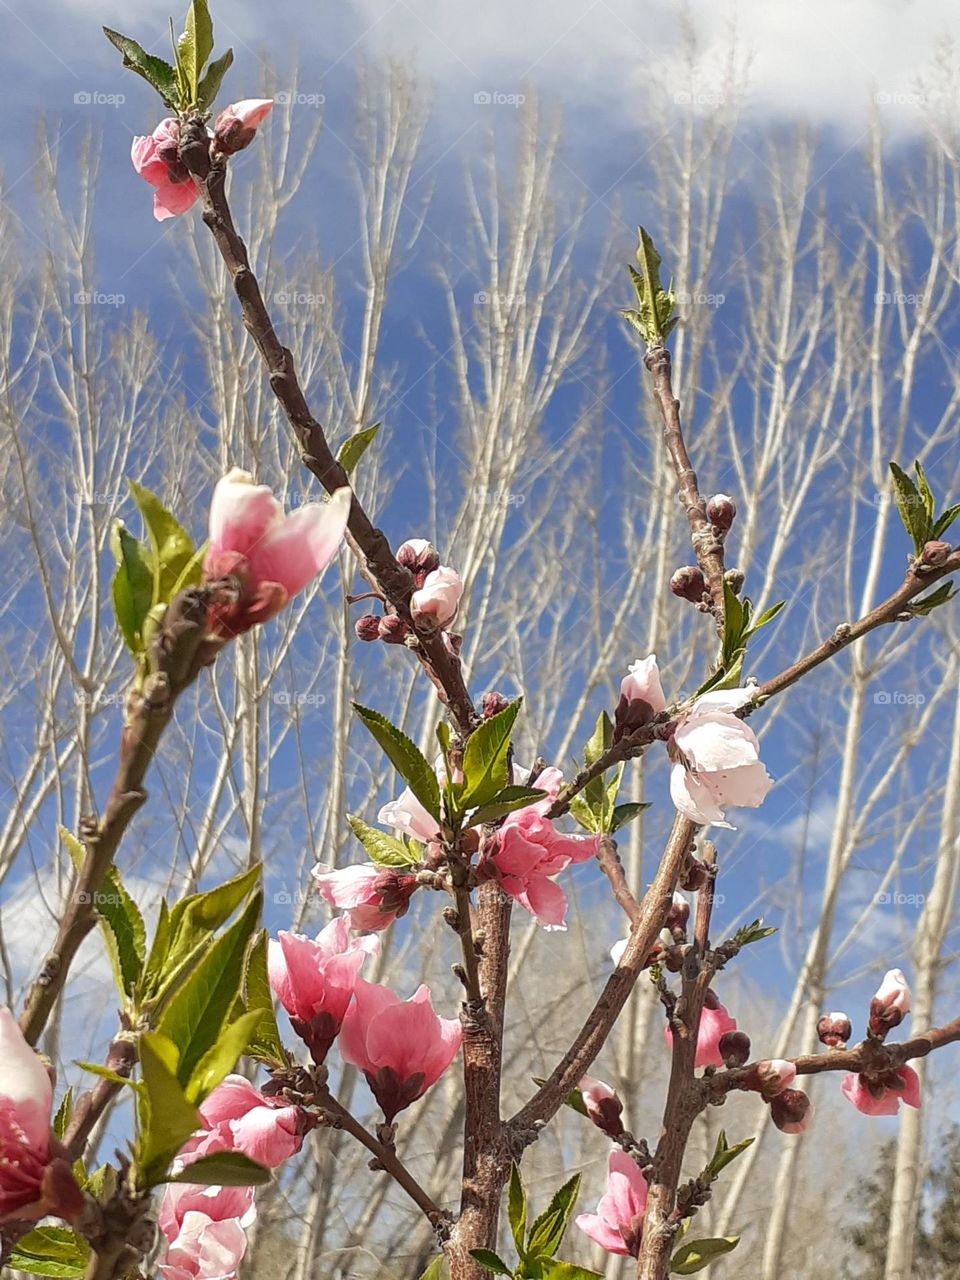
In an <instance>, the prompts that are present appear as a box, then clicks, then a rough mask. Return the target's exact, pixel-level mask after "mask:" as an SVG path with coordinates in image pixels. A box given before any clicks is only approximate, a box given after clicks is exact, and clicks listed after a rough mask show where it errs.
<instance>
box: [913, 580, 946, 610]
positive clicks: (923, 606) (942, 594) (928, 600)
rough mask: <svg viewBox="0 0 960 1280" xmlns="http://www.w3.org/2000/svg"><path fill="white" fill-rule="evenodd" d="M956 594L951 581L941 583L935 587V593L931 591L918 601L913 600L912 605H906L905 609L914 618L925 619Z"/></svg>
mask: <svg viewBox="0 0 960 1280" xmlns="http://www.w3.org/2000/svg"><path fill="white" fill-rule="evenodd" d="M956 594H957V593H956V591H954V589H953V582H952V581H950V582H943V583H941V584H940V586H939V587H937V589H936V591H931V592H930V594H929V595H925V596H922V597H921V598H920V599H919V600H914V601H913V602H912V604H909V605H907V608H908V609H909V611H910V612H911V613H912V614H914V615H915V616H917V617H919V618H925V617H926V616H927V614H928V613H932V612H933V610H934V609H939V607H940V606H941V605H942V604H946V603H947V601H948V600H952V599H953V597H954V596H955V595H956Z"/></svg>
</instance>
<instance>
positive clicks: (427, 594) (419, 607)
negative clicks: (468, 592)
mask: <svg viewBox="0 0 960 1280" xmlns="http://www.w3.org/2000/svg"><path fill="white" fill-rule="evenodd" d="M462 595H463V582H462V580H461V578H460V575H459V573H457V571H456V569H450V568H448V567H447V566H446V565H440V567H439V568H437V569H434V570H432V572H430V573H428V574H427V576H426V577H425V578H424V580H423V586H422V587H420V588H419V590H417V591H415V592H414V593H413V595H412V596H411V598H410V612H411V614H412V615H413V621H414V622H415V623H416V625H417V626H418V627H426V628H429V627H431V626H432V627H446V626H448V625H449V624H450V623H451V622H452V621H453V620H454V618H455V617H456V616H457V610H458V609H459V607H460V597H461V596H462Z"/></svg>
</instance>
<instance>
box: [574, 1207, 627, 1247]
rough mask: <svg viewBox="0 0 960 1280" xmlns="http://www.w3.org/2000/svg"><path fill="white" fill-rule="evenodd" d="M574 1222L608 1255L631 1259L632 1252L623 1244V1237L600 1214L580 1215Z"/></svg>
mask: <svg viewBox="0 0 960 1280" xmlns="http://www.w3.org/2000/svg"><path fill="white" fill-rule="evenodd" d="M574 1222H575V1223H576V1224H577V1226H578V1227H579V1228H580V1230H581V1231H582V1232H583V1233H584V1235H586V1236H589V1237H590V1239H591V1240H592V1241H593V1242H594V1244H598V1245H599V1246H600V1248H601V1249H605V1250H606V1251H607V1253H613V1254H616V1255H617V1256H618V1257H621V1258H626V1257H629V1254H630V1251H629V1250H628V1249H627V1246H626V1245H625V1244H624V1242H623V1236H622V1235H621V1234H620V1232H619V1231H617V1230H616V1229H615V1228H613V1227H611V1226H610V1225H609V1223H607V1222H605V1221H604V1219H603V1218H601V1217H600V1215H599V1214H598V1213H580V1214H578V1215H577V1217H576V1218H574Z"/></svg>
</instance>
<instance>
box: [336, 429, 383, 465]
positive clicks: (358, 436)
mask: <svg viewBox="0 0 960 1280" xmlns="http://www.w3.org/2000/svg"><path fill="white" fill-rule="evenodd" d="M380 427H381V424H380V423H379V422H375V423H374V424H373V426H372V427H364V428H363V430H362V431H355V432H354V433H353V435H352V436H347V438H346V440H344V442H343V444H342V445H341V446H340V448H339V449H338V450H337V461H338V462H339V463H340V465H341V467H343V469H344V471H345V472H346V473H347V475H348V476H349V475H352V473H353V471H354V470H355V468H356V465H357V463H358V462H359V461H360V459H361V458H362V457H363V455H364V454H365V453H366V452H367V450H368V449H369V448H370V446H371V445H372V444H373V442H374V440H375V439H376V435H377V432H378V431H379V430H380Z"/></svg>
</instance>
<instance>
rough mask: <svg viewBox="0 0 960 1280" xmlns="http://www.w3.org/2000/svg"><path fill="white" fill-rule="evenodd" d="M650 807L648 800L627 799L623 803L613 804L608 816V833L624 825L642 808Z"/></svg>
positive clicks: (636, 816) (640, 811)
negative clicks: (611, 811)
mask: <svg viewBox="0 0 960 1280" xmlns="http://www.w3.org/2000/svg"><path fill="white" fill-rule="evenodd" d="M649 808H650V802H649V800H644V801H639V800H627V801H625V802H624V803H623V804H618V805H615V806H614V810H613V813H612V814H611V817H610V834H611V835H613V833H614V832H615V831H619V830H620V828H621V827H625V826H626V825H627V823H628V822H632V821H633V820H634V818H638V817H639V816H640V814H641V813H643V811H644V809H649Z"/></svg>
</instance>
